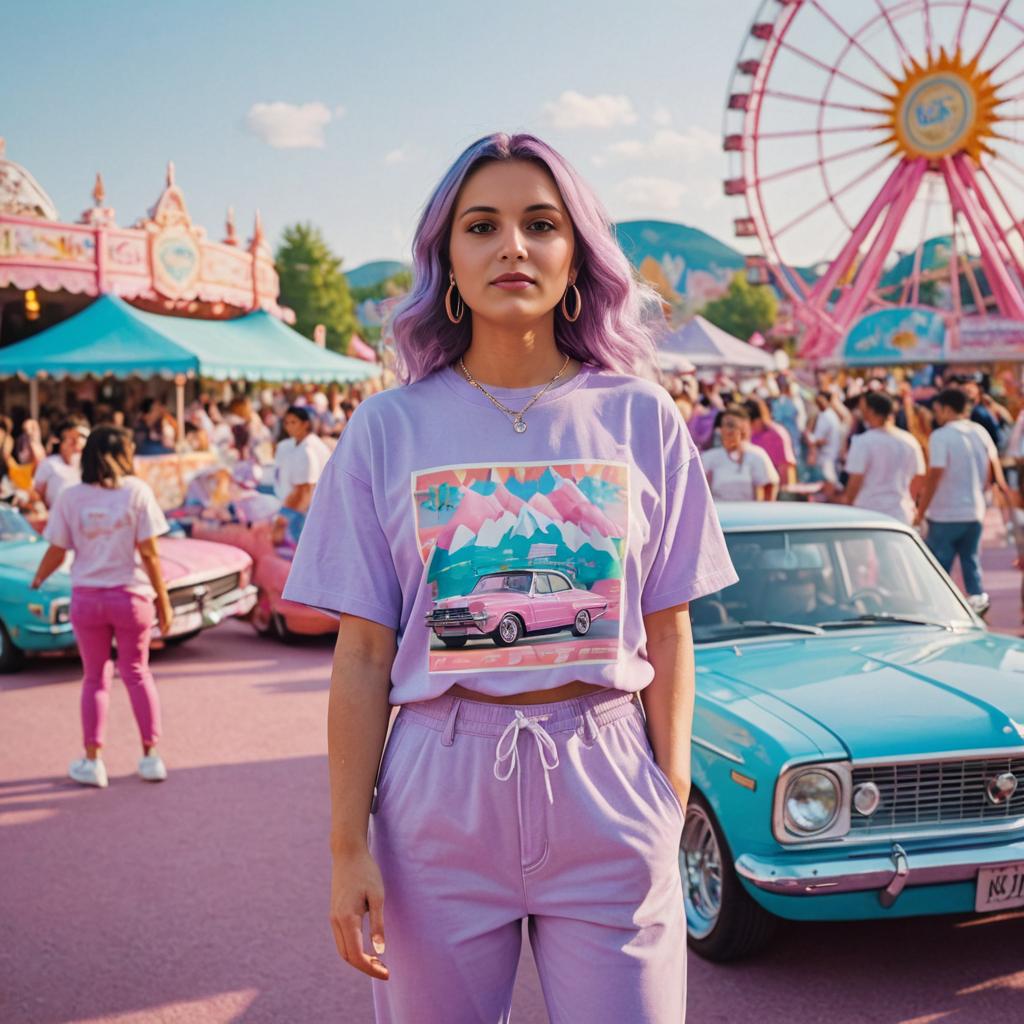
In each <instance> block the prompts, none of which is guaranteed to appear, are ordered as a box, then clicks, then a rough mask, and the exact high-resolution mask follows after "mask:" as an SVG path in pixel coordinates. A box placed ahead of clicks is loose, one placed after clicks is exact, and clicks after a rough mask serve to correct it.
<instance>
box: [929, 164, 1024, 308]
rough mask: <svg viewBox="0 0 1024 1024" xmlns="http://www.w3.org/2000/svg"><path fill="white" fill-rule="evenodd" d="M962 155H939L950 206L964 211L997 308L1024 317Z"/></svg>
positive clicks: (1015, 288) (1022, 306) (1015, 290)
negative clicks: (976, 243)
mask: <svg viewBox="0 0 1024 1024" xmlns="http://www.w3.org/2000/svg"><path fill="white" fill-rule="evenodd" d="M962 156H963V154H957V155H956V156H955V157H953V156H949V155H947V156H944V157H943V158H942V173H943V177H944V178H945V180H946V188H947V190H948V191H949V196H950V199H951V200H952V203H953V208H954V210H957V211H959V212H960V213H962V214H963V216H964V220H966V221H967V224H968V226H969V227H970V229H971V234H972V235H973V236H974V238H975V239H976V240H977V242H978V249H979V254H980V257H981V265H982V267H983V268H984V270H985V278H986V280H987V281H988V286H989V288H990V290H991V292H992V294H993V296H994V297H995V300H996V305H997V306H998V307H999V311H1000V312H1001V313H1002V314H1003V315H1004V316H1008V317H1011V318H1012V319H1014V320H1024V300H1022V298H1021V295H1020V290H1019V286H1018V287H1015V286H1014V283H1013V282H1012V281H1011V280H1010V277H1009V274H1008V273H1007V271H1006V268H1005V266H1004V265H1003V264H1002V263H1001V262H1000V261H999V260H997V259H994V258H993V253H997V254H998V253H999V251H1000V247H999V243H998V241H997V235H998V231H996V233H995V234H994V233H993V232H992V231H991V230H990V227H989V224H988V223H987V217H986V214H985V211H984V208H983V203H982V202H981V201H980V200H977V201H976V196H977V189H976V184H975V182H974V176H973V174H972V173H971V169H970V166H969V165H968V164H967V163H966V162H965V161H964V160H963V159H961V158H962Z"/></svg>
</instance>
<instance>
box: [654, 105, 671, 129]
mask: <svg viewBox="0 0 1024 1024" xmlns="http://www.w3.org/2000/svg"><path fill="white" fill-rule="evenodd" d="M651 120H652V121H653V122H654V123H655V124H656V125H659V126H660V127H662V128H667V127H668V126H669V125H670V124H671V123H672V111H671V110H669V109H668V107H658V108H657V109H656V110H655V111H654V113H653V114H651Z"/></svg>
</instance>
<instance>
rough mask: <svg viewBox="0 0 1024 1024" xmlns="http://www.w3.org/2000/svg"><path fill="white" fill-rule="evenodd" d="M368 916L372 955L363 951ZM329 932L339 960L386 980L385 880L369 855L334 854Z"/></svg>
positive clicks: (366, 851)
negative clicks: (332, 936) (364, 930)
mask: <svg viewBox="0 0 1024 1024" xmlns="http://www.w3.org/2000/svg"><path fill="white" fill-rule="evenodd" d="M366 913H369V915H370V937H371V941H372V943H373V949H374V954H376V955H374V954H369V953H367V952H366V951H365V950H364V949H363V915H364V914H366ZM331 931H332V932H333V933H334V943H335V945H336V946H337V947H338V953H339V954H340V955H341V958H342V960H344V961H345V963H347V964H351V965H352V966H353V967H354V968H355V969H356V970H357V971H362V972H363V974H368V975H369V976H370V977H371V978H377V979H378V980H379V981H387V980H388V977H389V975H388V969H387V967H385V966H384V964H383V963H382V962H381V960H380V954H383V952H384V879H383V878H382V877H381V873H380V868H378V867H377V862H376V861H375V860H374V859H373V857H371V856H370V851H369V850H367V849H365V848H363V849H362V850H359V851H358V852H355V853H349V854H335V855H334V864H333V868H332V870H331Z"/></svg>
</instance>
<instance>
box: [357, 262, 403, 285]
mask: <svg viewBox="0 0 1024 1024" xmlns="http://www.w3.org/2000/svg"><path fill="white" fill-rule="evenodd" d="M408 269H409V264H408V263H401V262H399V261H398V260H374V261H373V262H372V263H364V264H363V265H362V266H359V267H355V268H354V269H353V270H347V271H345V277H347V278H348V283H349V285H350V286H351V287H352V288H371V287H372V286H373V285H375V284H380V282H381V281H386V280H387V279H388V278H389V277H391V275H392V274H397V273H398V272H399V271H400V270H408Z"/></svg>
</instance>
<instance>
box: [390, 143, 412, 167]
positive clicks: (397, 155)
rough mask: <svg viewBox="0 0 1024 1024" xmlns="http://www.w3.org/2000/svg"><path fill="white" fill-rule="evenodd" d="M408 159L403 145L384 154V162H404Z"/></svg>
mask: <svg viewBox="0 0 1024 1024" xmlns="http://www.w3.org/2000/svg"><path fill="white" fill-rule="evenodd" d="M408 159H409V153H408V151H407V150H406V149H405V147H404V146H399V148H398V149H392V150H391V151H390V152H388V153H386V154H385V156H384V163H386V164H404V163H406V162H407V161H408Z"/></svg>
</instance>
